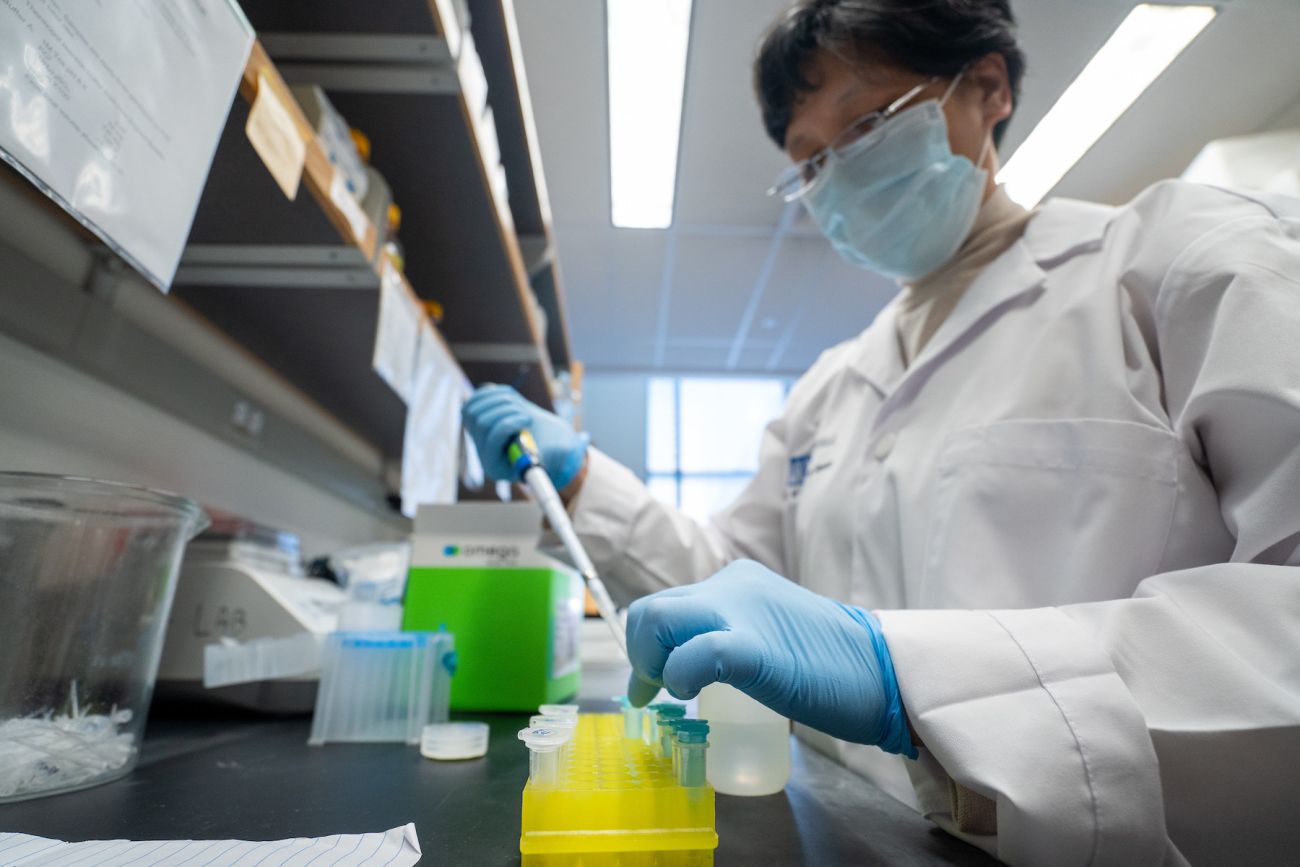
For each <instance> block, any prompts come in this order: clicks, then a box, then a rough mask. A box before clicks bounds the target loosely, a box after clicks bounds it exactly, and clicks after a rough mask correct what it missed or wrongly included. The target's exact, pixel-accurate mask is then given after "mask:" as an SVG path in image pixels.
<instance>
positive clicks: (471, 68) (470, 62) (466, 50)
mask: <svg viewBox="0 0 1300 867" xmlns="http://www.w3.org/2000/svg"><path fill="white" fill-rule="evenodd" d="M456 70H457V75H458V77H459V78H460V90H461V93H463V94H464V95H465V103H466V105H468V106H469V113H470V117H472V118H474V120H475V122H476V123H477V121H478V119H479V118H481V117H482V116H483V110H484V109H485V108H487V98H488V83H487V74H486V73H484V72H483V61H482V60H481V59H480V58H479V56H478V49H476V48H475V47H474V37H472V36H470V35H469V34H468V33H466V34H465V37H464V39H462V40H461V46H460V57H459V58H458V59H457V63H456Z"/></svg>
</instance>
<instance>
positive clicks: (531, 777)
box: [519, 728, 572, 787]
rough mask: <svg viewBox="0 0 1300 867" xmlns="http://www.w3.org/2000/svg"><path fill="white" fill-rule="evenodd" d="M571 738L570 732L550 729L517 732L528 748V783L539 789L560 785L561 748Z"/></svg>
mask: <svg viewBox="0 0 1300 867" xmlns="http://www.w3.org/2000/svg"><path fill="white" fill-rule="evenodd" d="M570 737H572V731H568V732H566V731H563V730H561V729H550V728H526V729H521V730H520V732H519V740H521V741H523V742H524V746H526V747H528V782H529V784H530V785H533V786H539V787H553V786H558V785H559V784H560V766H561V762H562V760H563V752H562V751H563V747H564V745H565V744H566V743H568V741H569V739H570Z"/></svg>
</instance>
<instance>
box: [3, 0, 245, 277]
mask: <svg viewBox="0 0 1300 867" xmlns="http://www.w3.org/2000/svg"><path fill="white" fill-rule="evenodd" d="M252 43H253V33H252V30H251V29H250V28H249V27H248V24H247V22H246V21H245V20H244V18H243V13H241V12H240V11H239V9H238V7H237V6H234V5H233V4H231V3H229V2H228V0H189V2H186V3H104V2H99V3H85V2H80V0H0V157H3V158H4V159H6V160H7V161H9V162H11V163H12V164H14V165H15V166H16V167H17V168H18V169H19V170H20V171H22V172H23V173H25V174H26V175H28V176H29V177H31V178H32V179H33V180H34V181H36V182H37V183H38V185H40V186H41V187H42V189H44V190H45V192H47V193H48V194H50V196H51V197H52V198H54V199H55V200H56V201H58V202H59V204H61V205H62V206H63V207H64V208H67V209H68V210H69V211H71V212H72V213H73V215H75V216H76V217H78V219H80V220H81V221H82V222H83V223H84V224H86V225H87V226H88V227H89V228H90V229H91V230H92V231H94V232H95V233H96V234H98V235H99V236H100V237H101V238H103V239H104V240H105V241H107V242H108V243H109V244H111V245H113V246H114V247H115V248H117V249H118V250H119V251H121V252H122V254H123V255H124V256H125V257H126V258H127V259H128V260H129V261H130V262H131V263H132V264H133V265H134V266H135V267H136V268H137V269H138V270H140V272H141V273H143V274H144V275H145V276H146V277H147V278H148V279H149V280H150V281H152V282H153V283H154V284H155V285H157V286H158V288H160V289H162V290H163V291H166V290H167V288H168V286H170V285H171V281H172V277H173V276H174V275H175V273H176V265H177V263H178V262H179V261H180V256H181V250H182V249H183V248H184V246H185V240H186V238H187V237H188V236H189V231H190V224H191V223H192V222H193V220H194V210H195V208H196V207H197V206H198V202H199V196H200V194H201V193H202V192H203V185H204V183H205V182H206V180H207V176H208V168H209V167H210V166H211V164H212V155H213V153H214V152H215V151H216V148H217V142H218V141H219V140H220V137H221V129H222V127H223V126H224V125H225V121H226V115H227V114H228V113H229V111H230V104H231V102H232V100H233V99H234V96H235V88H236V87H237V86H238V84H239V79H240V76H241V75H242V73H243V70H244V63H245V61H246V60H247V59H248V52H249V49H250V48H251V46H252Z"/></svg>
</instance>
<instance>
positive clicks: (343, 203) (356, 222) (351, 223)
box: [330, 169, 370, 245]
mask: <svg viewBox="0 0 1300 867" xmlns="http://www.w3.org/2000/svg"><path fill="white" fill-rule="evenodd" d="M330 201H331V202H333V203H334V207H336V208H338V209H339V212H340V213H341V214H343V219H344V220H345V221H346V222H347V224H348V229H349V230H350V231H351V232H352V237H353V238H355V239H356V241H357V243H358V244H362V245H364V244H365V243H366V229H367V228H368V227H369V226H370V218H369V217H367V216H366V212H365V211H363V210H362V209H361V203H360V202H358V201H357V197H356V196H354V195H352V191H351V190H349V189H348V179H347V178H346V177H344V175H343V173H342V172H340V171H338V170H337V169H336V170H335V171H334V179H333V180H331V181H330Z"/></svg>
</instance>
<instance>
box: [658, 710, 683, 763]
mask: <svg viewBox="0 0 1300 867" xmlns="http://www.w3.org/2000/svg"><path fill="white" fill-rule="evenodd" d="M654 707H655V709H656V711H657V712H658V718H657V720H656V727H657V734H656V738H657V739H658V741H659V750H660V753H661V754H662V755H663V757H664V758H665V759H669V758H672V755H673V733H672V728H671V726H670V724H671V723H672V721H673V720H679V719H682V718H683V717H685V716H686V706H685V705H680V704H667V703H663V704H657V705H655V706H654Z"/></svg>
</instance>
